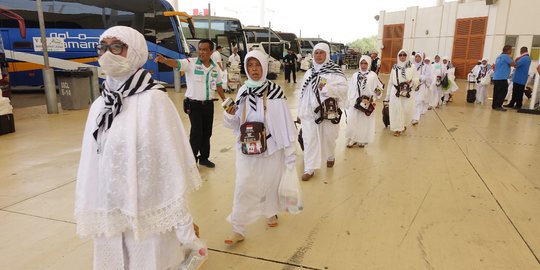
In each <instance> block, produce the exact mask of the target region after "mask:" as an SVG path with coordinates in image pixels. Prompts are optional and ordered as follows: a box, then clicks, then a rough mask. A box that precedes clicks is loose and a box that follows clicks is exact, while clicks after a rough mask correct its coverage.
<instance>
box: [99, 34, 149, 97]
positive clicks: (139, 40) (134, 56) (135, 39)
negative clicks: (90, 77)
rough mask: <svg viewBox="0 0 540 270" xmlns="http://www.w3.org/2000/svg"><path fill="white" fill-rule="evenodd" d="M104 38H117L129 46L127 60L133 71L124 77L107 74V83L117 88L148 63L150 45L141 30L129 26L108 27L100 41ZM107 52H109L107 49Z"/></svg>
mask: <svg viewBox="0 0 540 270" xmlns="http://www.w3.org/2000/svg"><path fill="white" fill-rule="evenodd" d="M104 38H115V39H117V40H120V41H122V42H123V43H125V44H126V45H127V46H128V52H127V56H126V58H127V60H128V62H129V64H130V67H131V72H130V73H129V74H128V75H127V76H125V77H123V78H111V77H110V76H107V78H106V79H105V83H106V84H107V86H109V87H110V89H117V88H118V87H120V85H122V84H123V83H124V82H125V81H126V80H127V79H128V78H129V77H130V76H131V75H133V74H134V73H135V72H136V71H137V70H138V69H139V68H141V67H143V66H144V64H146V61H147V59H148V46H147V45H146V40H145V38H144V36H143V35H142V34H141V33H139V31H137V30H135V29H133V28H131V27H127V26H114V27H111V28H109V29H107V30H106V31H105V32H103V34H101V36H100V37H99V42H101V41H102V40H103V39H104ZM107 53H109V52H108V51H107Z"/></svg>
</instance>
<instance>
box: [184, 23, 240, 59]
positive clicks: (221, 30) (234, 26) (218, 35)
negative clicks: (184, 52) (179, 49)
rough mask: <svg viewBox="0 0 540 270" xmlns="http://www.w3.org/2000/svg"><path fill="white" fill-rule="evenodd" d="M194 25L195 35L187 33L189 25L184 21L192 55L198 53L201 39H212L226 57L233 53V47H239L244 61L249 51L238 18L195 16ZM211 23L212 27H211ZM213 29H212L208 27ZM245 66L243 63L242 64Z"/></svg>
mask: <svg viewBox="0 0 540 270" xmlns="http://www.w3.org/2000/svg"><path fill="white" fill-rule="evenodd" d="M192 19H193V25H194V28H195V36H193V35H191V34H188V33H187V27H188V25H187V24H186V23H183V22H182V29H184V33H185V34H186V38H187V40H188V43H189V45H190V50H191V51H192V52H194V53H193V54H192V55H194V56H196V55H197V52H196V50H197V43H198V42H199V40H201V39H210V40H212V41H213V42H214V43H215V44H216V45H219V46H221V47H222V48H223V50H222V52H221V54H222V55H223V56H225V57H224V58H225V59H228V57H229V56H230V55H231V53H232V48H234V47H236V48H237V49H238V54H239V55H240V59H241V61H242V63H243V59H244V56H245V54H246V51H247V49H246V48H247V42H246V37H245V35H244V32H243V30H242V24H241V23H240V20H238V19H236V18H228V17H214V16H211V17H210V18H209V17H208V16H193V17H192ZM209 25H211V27H209ZM209 28H210V29H211V30H210V31H209V30H208V29H209ZM242 66H243V65H242Z"/></svg>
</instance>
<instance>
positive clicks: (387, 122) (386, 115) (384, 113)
mask: <svg viewBox="0 0 540 270" xmlns="http://www.w3.org/2000/svg"><path fill="white" fill-rule="evenodd" d="M382 121H383V123H384V127H386V128H387V127H388V126H389V125H390V110H389V109H388V105H387V104H385V105H384V107H383V109H382Z"/></svg>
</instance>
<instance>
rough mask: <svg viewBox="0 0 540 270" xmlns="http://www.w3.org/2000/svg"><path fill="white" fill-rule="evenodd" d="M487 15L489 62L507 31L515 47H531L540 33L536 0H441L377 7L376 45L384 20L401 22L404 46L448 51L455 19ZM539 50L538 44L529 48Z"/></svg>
mask: <svg viewBox="0 0 540 270" xmlns="http://www.w3.org/2000/svg"><path fill="white" fill-rule="evenodd" d="M486 16H487V17H488V24H487V32H486V41H485V44H484V57H485V58H488V59H489V60H490V62H493V61H495V58H496V57H497V56H498V55H499V54H500V53H501V50H502V47H503V46H504V45H505V44H504V43H505V39H506V36H507V35H517V36H518V40H517V46H516V47H517V48H518V49H519V47H521V46H526V47H528V48H529V50H531V46H532V41H533V37H534V36H535V35H536V36H540V27H539V25H540V1H539V0H532V1H531V0H498V1H497V3H496V4H494V5H486V3H485V1H484V0H482V1H474V0H473V1H465V3H459V2H455V1H454V2H445V3H444V4H443V5H442V6H435V7H428V8H418V7H410V8H407V10H404V11H397V12H385V11H381V13H380V19H379V36H378V39H379V48H380V45H381V44H382V34H383V27H384V25H386V24H398V23H403V24H405V35H404V41H403V47H404V49H406V50H409V51H410V50H416V51H421V52H425V53H426V54H427V55H429V56H433V55H434V54H435V53H438V54H440V55H442V56H443V55H447V56H451V55H452V48H453V43H454V32H455V26H456V19H462V18H473V17H486ZM532 50H533V51H534V50H537V51H538V52H540V47H538V48H536V49H535V48H532Z"/></svg>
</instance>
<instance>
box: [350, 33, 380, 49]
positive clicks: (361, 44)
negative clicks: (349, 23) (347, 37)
mask: <svg viewBox="0 0 540 270" xmlns="http://www.w3.org/2000/svg"><path fill="white" fill-rule="evenodd" d="M347 46H349V48H353V49H355V50H357V51H360V52H361V53H364V52H368V51H370V52H371V51H373V50H374V49H375V48H376V47H377V36H376V35H375V36H371V37H365V38H360V39H357V40H355V41H353V42H350V43H348V44H347Z"/></svg>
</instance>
